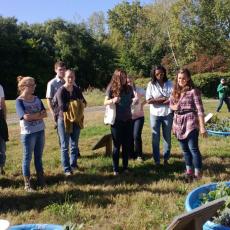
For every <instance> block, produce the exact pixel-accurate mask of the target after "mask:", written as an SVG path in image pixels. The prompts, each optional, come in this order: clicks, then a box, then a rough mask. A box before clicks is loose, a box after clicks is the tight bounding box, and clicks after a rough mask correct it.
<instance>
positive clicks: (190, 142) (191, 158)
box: [179, 129, 202, 169]
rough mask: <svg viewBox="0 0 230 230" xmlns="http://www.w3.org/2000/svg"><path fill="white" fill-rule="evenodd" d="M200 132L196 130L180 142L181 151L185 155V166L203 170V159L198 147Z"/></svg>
mask: <svg viewBox="0 0 230 230" xmlns="http://www.w3.org/2000/svg"><path fill="white" fill-rule="evenodd" d="M198 136H199V131H198V130H197V129H194V130H193V131H191V133H189V135H188V136H187V138H186V139H183V140H179V142H180V146H181V149H182V151H183V154H184V159H185V164H186V166H189V167H191V168H193V166H194V168H196V169H201V168H202V157H201V154H200V150H199V147H198Z"/></svg>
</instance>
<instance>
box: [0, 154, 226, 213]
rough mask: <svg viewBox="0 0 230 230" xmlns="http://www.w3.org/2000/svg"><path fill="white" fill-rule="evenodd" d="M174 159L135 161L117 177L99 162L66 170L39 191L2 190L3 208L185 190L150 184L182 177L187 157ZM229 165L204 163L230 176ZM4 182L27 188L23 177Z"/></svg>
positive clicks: (102, 201)
mask: <svg viewBox="0 0 230 230" xmlns="http://www.w3.org/2000/svg"><path fill="white" fill-rule="evenodd" d="M147 156H148V155H147ZM170 162H173V163H172V164H170V165H167V166H163V165H162V166H160V167H156V166H154V165H153V163H152V162H150V161H149V162H146V161H145V162H144V163H139V164H135V165H134V166H133V168H131V172H129V173H121V174H119V175H118V176H116V177H114V176H113V175H112V173H111V174H109V173H108V174H107V173H106V172H111V165H106V166H103V165H102V166H99V167H97V168H96V171H95V172H94V171H91V169H86V170H85V171H83V172H80V173H76V174H75V175H73V176H71V177H69V178H66V177H65V176H64V175H63V174H55V175H47V176H46V181H47V188H46V189H44V190H41V191H38V192H36V193H25V194H24V195H21V194H22V193H19V194H17V193H15V194H11V195H10V196H9V195H7V194H3V193H2V194H1V195H0V207H1V212H2V213H7V212H9V211H10V212H12V211H17V212H22V211H27V210H31V209H35V210H38V211H41V210H42V209H44V208H45V207H47V206H49V205H51V204H53V203H55V204H58V205H63V204H65V203H66V196H67V195H68V196H70V197H71V199H70V201H68V202H70V203H73V202H81V203H83V205H85V206H89V207H90V206H92V205H97V206H99V207H103V208H106V207H108V206H109V205H111V204H114V202H115V197H116V196H119V195H123V194H124V195H127V194H133V193H138V192H143V191H148V192H150V193H152V194H169V193H177V194H181V191H180V189H175V188H174V189H171V188H155V189H151V188H148V186H147V185H149V184H152V183H154V182H158V181H159V180H169V181H171V182H172V183H173V182H176V181H178V180H180V179H179V178H178V177H177V176H176V175H177V174H182V173H183V171H184V161H183V160H181V159H180V160H178V159H177V157H175V156H174V154H173V156H172V159H171V161H170ZM131 165H132V164H131ZM229 167H230V164H229V163H225V164H224V163H222V162H221V163H210V164H208V165H204V170H209V173H210V174H220V173H226V174H228V175H229V177H230V172H229V171H227V170H226V169H227V168H229ZM33 182H34V180H33ZM63 184H65V185H67V187H66V186H65V189H64V191H63V192H60V191H51V189H50V191H49V188H51V187H52V186H53V185H57V186H63ZM81 185H85V186H92V188H91V189H87V191H86V190H81V189H79V186H81ZM117 185H118V186H117ZM120 185H125V186H120ZM129 185H130V186H129ZM0 186H1V187H2V188H7V187H9V188H12V189H14V188H20V187H21V188H22V189H23V180H22V179H20V177H17V178H5V177H2V178H0ZM94 186H95V187H94ZM98 186H101V188H98ZM111 186H112V187H111ZM105 188H106V189H105Z"/></svg>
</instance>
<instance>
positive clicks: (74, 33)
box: [0, 0, 230, 98]
mask: <svg viewBox="0 0 230 230" xmlns="http://www.w3.org/2000/svg"><path fill="white" fill-rule="evenodd" d="M229 57H230V1H229V0H168V1H164V0H156V1H155V2H154V3H152V4H146V5H141V4H140V2H139V1H134V2H132V3H129V2H127V1H123V2H121V3H120V4H118V5H116V6H115V7H114V8H113V9H110V10H109V11H108V12H107V16H106V17H105V15H104V14H103V13H102V12H95V13H93V14H92V15H91V16H90V17H89V19H88V20H87V21H84V22H80V23H76V22H69V21H65V20H63V19H61V18H57V19H54V20H48V21H46V22H44V23H38V24H28V23H18V22H17V19H16V18H14V17H1V16H0V60H1V61H0V68H1V78H0V83H1V84H2V85H3V86H4V88H5V91H6V96H7V98H15V97H16V92H17V89H16V77H17V76H18V75H30V76H33V77H35V78H36V80H37V83H38V84H37V85H38V88H37V94H38V95H39V96H40V97H44V96H45V90H46V84H47V82H48V80H49V79H51V78H52V77H53V76H54V72H53V64H54V62H55V61H56V60H63V61H64V62H65V63H66V64H67V66H68V67H69V68H72V69H74V70H75V71H76V74H77V82H78V84H79V85H81V86H82V87H83V88H87V87H89V86H91V87H97V88H104V87H105V86H106V85H107V83H108V81H109V79H110V78H111V74H112V73H113V71H114V68H116V67H122V68H124V69H125V70H126V71H127V72H128V73H130V74H133V75H135V76H145V77H149V72H150V69H151V68H152V66H153V65H159V64H163V65H164V66H165V67H166V68H167V70H168V72H169V74H174V73H175V71H176V69H178V68H179V67H181V66H186V67H188V68H189V69H190V70H191V71H192V73H202V72H215V71H222V72H223V71H227V70H228V69H229Z"/></svg>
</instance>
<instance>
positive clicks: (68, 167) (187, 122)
mask: <svg viewBox="0 0 230 230" xmlns="http://www.w3.org/2000/svg"><path fill="white" fill-rule="evenodd" d="M54 70H55V72H56V76H55V77H54V78H53V79H52V80H50V81H49V82H48V84H47V92H46V98H47V105H48V108H49V110H50V113H51V116H52V119H53V121H54V123H55V126H56V129H57V134H58V142H59V145H60V152H61V163H62V167H63V171H64V174H65V175H66V176H70V175H72V174H73V171H74V170H76V169H77V168H78V164H77V159H78V156H79V154H80V153H79V148H78V140H79V136H80V130H81V128H83V119H84V108H85V107H86V105H87V102H86V100H85V98H84V96H83V94H82V91H81V89H80V88H79V87H78V86H77V85H76V83H75V78H76V76H75V72H74V71H73V70H70V69H66V66H65V63H64V62H62V61H58V62H56V63H55V66H54ZM17 81H18V92H19V96H18V98H17V99H16V112H17V115H18V117H19V120H20V128H21V142H22V146H23V161H22V172H23V177H24V181H25V190H26V191H28V192H31V191H34V190H33V188H32V187H31V183H30V179H31V176H30V163H31V159H32V155H33V154H34V163H35V169H36V174H37V184H38V186H44V184H45V181H44V170H43V164H42V155H43V149H44V145H45V132H44V129H45V124H44V121H43V119H44V118H45V117H47V112H46V109H45V107H44V105H43V103H42V101H41V100H40V99H39V98H38V97H37V96H35V95H34V91H35V87H36V83H35V79H34V78H32V77H29V76H26V77H22V76H19V77H18V78H17ZM218 88H220V87H218ZM4 98H5V96H4V91H3V88H2V86H1V85H0V173H1V174H4V165H5V159H6V155H5V152H6V144H5V142H6V141H8V130H7V124H6V105H5V100H4ZM110 104H114V105H115V108H116V118H115V122H114V124H113V125H111V134H112V140H113V153H112V161H113V173H114V175H115V176H116V175H118V174H119V173H120V172H121V171H120V169H119V155H120V150H121V148H122V166H123V167H122V171H123V172H125V173H127V172H128V171H129V168H128V162H129V158H133V159H137V160H140V161H143V152H142V137H141V135H142V129H143V125H144V110H143V107H144V105H145V104H149V107H150V126H151V132H152V150H153V161H154V163H155V164H156V166H159V165H160V136H161V135H160V133H161V129H162V138H163V158H164V160H163V163H164V165H167V164H168V160H169V158H170V152H171V129H172V130H173V133H174V134H175V136H176V138H177V139H178V141H179V143H180V145H181V149H182V151H183V154H184V159H185V165H186V173H185V176H186V178H187V179H193V178H195V179H200V178H201V176H202V157H201V153H200V150H199V146H198V136H199V133H200V134H201V135H202V136H206V130H205V124H204V108H203V104H202V100H201V95H200V93H199V91H198V90H197V89H196V88H195V87H194V84H193V82H192V79H191V74H190V72H189V70H188V69H181V70H179V71H178V73H177V75H176V78H175V82H174V83H173V82H172V81H171V80H169V79H168V77H167V74H166V69H165V68H164V67H163V66H158V67H156V68H153V69H152V71H151V81H150V82H149V83H148V85H147V89H146V91H145V90H144V89H142V88H139V87H137V86H136V85H135V82H134V79H133V77H132V76H129V75H127V74H126V72H125V71H124V70H122V69H116V70H115V72H114V74H113V76H112V78H111V81H110V83H109V84H108V86H107V89H106V96H105V100H104V105H110ZM218 108H219V107H218Z"/></svg>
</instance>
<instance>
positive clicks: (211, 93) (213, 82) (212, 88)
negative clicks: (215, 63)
mask: <svg viewBox="0 0 230 230" xmlns="http://www.w3.org/2000/svg"><path fill="white" fill-rule="evenodd" d="M221 78H225V79H226V82H227V84H228V85H229V84H230V72H228V73H220V72H216V73H202V74H195V75H193V76H192V79H193V82H194V84H195V86H196V87H197V88H198V89H200V90H201V92H202V94H203V96H205V97H212V98H216V97H217V96H218V94H217V91H216V89H217V86H218V85H219V84H220V79H221Z"/></svg>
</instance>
